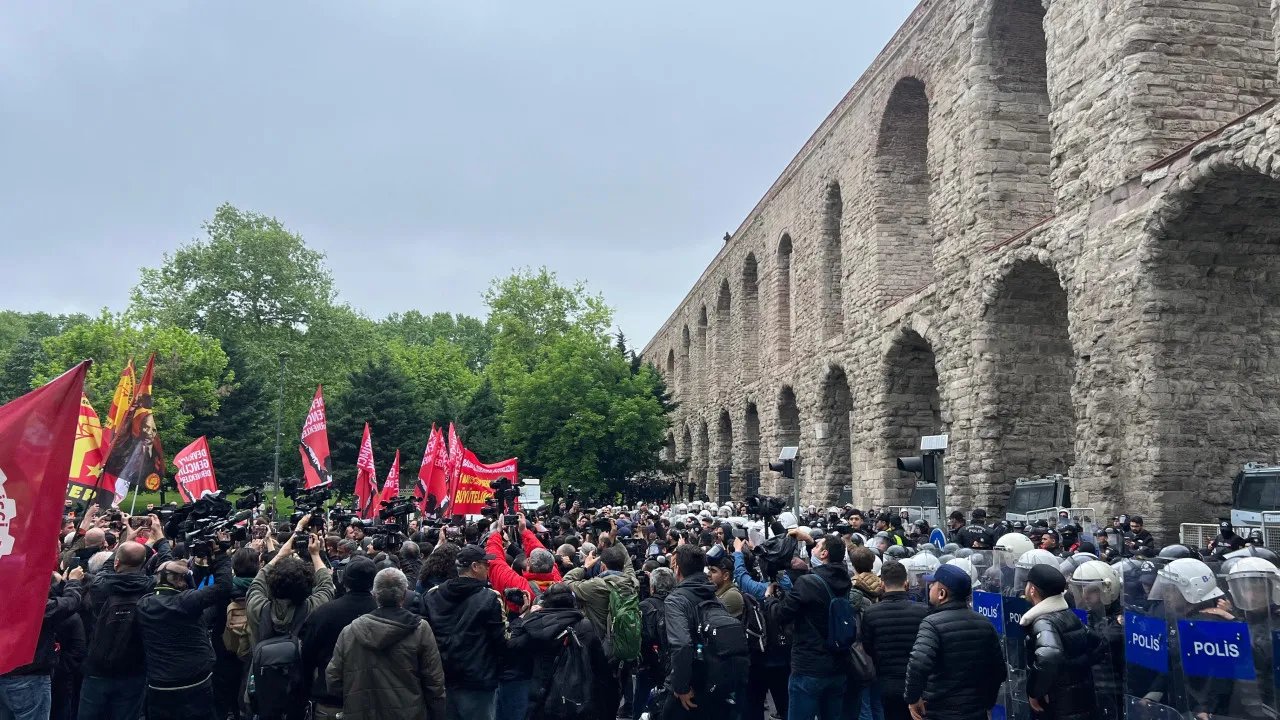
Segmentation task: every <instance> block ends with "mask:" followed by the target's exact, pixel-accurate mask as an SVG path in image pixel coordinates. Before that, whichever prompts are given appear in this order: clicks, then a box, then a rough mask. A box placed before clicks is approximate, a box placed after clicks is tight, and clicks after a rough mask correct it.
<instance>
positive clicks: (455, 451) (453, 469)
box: [443, 423, 462, 517]
mask: <svg viewBox="0 0 1280 720" xmlns="http://www.w3.org/2000/svg"><path fill="white" fill-rule="evenodd" d="M461 468H462V442H461V441H460V440H458V433H457V432H456V431H455V430H454V428H453V423H449V456H448V458H447V459H446V461H445V466H444V482H445V493H444V501H443V504H444V506H445V508H446V509H447V512H448V513H449V515H450V517H452V516H453V502H454V500H453V498H454V495H455V494H457V492H458V471H459V470H460V469H461Z"/></svg>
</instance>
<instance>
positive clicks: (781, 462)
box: [769, 445, 800, 508]
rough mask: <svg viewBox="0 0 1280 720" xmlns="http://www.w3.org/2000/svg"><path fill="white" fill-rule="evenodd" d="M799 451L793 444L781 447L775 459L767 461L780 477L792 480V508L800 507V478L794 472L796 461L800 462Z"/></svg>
mask: <svg viewBox="0 0 1280 720" xmlns="http://www.w3.org/2000/svg"><path fill="white" fill-rule="evenodd" d="M799 453H800V448H798V447H796V446H795V445H788V446H787V447H784V448H782V452H780V453H778V459H777V460H774V461H773V462H771V463H769V469H770V470H772V471H774V472H780V473H782V477H784V478H787V479H788V480H791V481H792V483H791V486H792V490H791V493H792V498H793V500H792V502H793V503H794V504H793V505H792V506H791V507H793V508H799V507H800V480H799V479H798V475H797V474H796V463H798V462H800V458H799Z"/></svg>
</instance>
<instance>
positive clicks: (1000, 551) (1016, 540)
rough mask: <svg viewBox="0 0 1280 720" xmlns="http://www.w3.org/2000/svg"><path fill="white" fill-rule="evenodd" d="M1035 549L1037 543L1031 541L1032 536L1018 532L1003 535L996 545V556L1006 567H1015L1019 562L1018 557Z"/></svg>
mask: <svg viewBox="0 0 1280 720" xmlns="http://www.w3.org/2000/svg"><path fill="white" fill-rule="evenodd" d="M1034 549H1035V545H1033V544H1032V543H1031V538H1029V537H1027V536H1026V535H1023V534H1022V533H1018V532H1011V533H1006V534H1004V535H1001V536H1000V539H999V540H997V541H996V547H995V550H996V556H997V557H999V558H1000V564H1002V565H1004V566H1005V567H1013V566H1014V565H1015V564H1017V562H1018V558H1020V557H1022V556H1023V555H1024V554H1026V553H1027V552H1028V551H1031V550H1034Z"/></svg>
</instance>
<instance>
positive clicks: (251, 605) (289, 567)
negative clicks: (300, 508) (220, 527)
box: [248, 514, 334, 645]
mask: <svg viewBox="0 0 1280 720" xmlns="http://www.w3.org/2000/svg"><path fill="white" fill-rule="evenodd" d="M310 522H311V515H309V514H308V515H304V516H303V517H302V519H301V520H299V521H298V525H297V527H295V528H294V534H293V535H291V536H290V537H289V539H288V540H286V541H285V543H284V545H282V546H281V547H280V551H279V552H277V553H276V555H275V557H273V558H271V561H270V562H268V563H267V564H266V566H265V567H263V568H262V569H261V570H259V571H258V576H257V577H255V578H254V579H253V584H251V585H250V586H249V594H248V620H249V637H250V639H251V643H252V644H254V645H256V644H257V643H258V642H259V641H261V640H263V639H265V638H269V637H273V636H275V635H283V634H288V633H290V632H293V630H295V629H296V628H298V627H300V626H301V625H302V621H303V620H304V619H305V618H306V616H307V615H308V614H310V613H311V612H312V611H314V610H315V609H316V608H318V607H320V606H321V605H323V604H325V603H327V602H329V601H330V600H332V599H333V593H334V585H333V571H331V570H330V569H329V568H327V567H325V564H324V560H322V559H321V556H320V537H319V536H317V535H312V534H310V533H308V532H307V525H308V523H310ZM298 543H305V546H306V550H307V554H308V555H309V556H310V558H309V562H308V561H303V560H302V559H301V558H300V557H295V556H294V546H295V545H296V544H298ZM264 623H265V624H264Z"/></svg>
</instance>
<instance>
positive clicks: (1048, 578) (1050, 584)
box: [1027, 565, 1067, 597]
mask: <svg viewBox="0 0 1280 720" xmlns="http://www.w3.org/2000/svg"><path fill="white" fill-rule="evenodd" d="M1027 582H1029V583H1031V585H1032V586H1034V587H1035V589H1037V590H1039V591H1040V594H1041V595H1044V596H1045V597H1049V596H1050V595H1061V594H1062V593H1063V592H1064V591H1066V589H1067V579H1066V578H1065V577H1063V576H1062V573H1061V572H1059V571H1058V568H1056V567H1054V566H1052V565H1036V566H1034V567H1032V568H1031V572H1029V573H1027Z"/></svg>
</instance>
